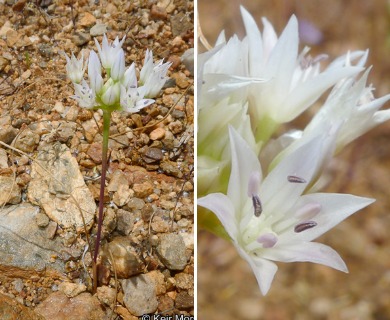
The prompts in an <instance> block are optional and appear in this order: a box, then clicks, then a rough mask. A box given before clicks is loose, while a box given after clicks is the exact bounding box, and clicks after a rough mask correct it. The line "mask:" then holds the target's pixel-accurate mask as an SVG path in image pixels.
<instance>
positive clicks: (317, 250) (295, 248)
mask: <svg viewBox="0 0 390 320" xmlns="http://www.w3.org/2000/svg"><path fill="white" fill-rule="evenodd" d="M263 257H264V258H266V259H270V260H274V261H280V262H298V261H302V262H314V263H319V264H323V265H325V266H328V267H331V268H333V269H336V270H340V271H343V272H348V268H347V266H346V265H345V263H344V261H343V259H341V257H340V255H339V254H338V253H337V252H336V251H335V250H333V249H332V248H331V247H329V246H326V245H324V244H322V243H317V242H298V243H293V244H288V245H283V246H275V247H273V248H272V249H270V250H264V254H263Z"/></svg>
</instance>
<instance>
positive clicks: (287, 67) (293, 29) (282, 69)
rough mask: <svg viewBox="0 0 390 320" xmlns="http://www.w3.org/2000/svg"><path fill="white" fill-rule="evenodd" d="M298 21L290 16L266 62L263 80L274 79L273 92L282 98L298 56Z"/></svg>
mask: <svg viewBox="0 0 390 320" xmlns="http://www.w3.org/2000/svg"><path fill="white" fill-rule="evenodd" d="M298 43H299V37H298V21H297V18H296V17H295V16H292V17H291V18H290V20H289V22H288V24H287V26H286V28H285V29H284V30H283V32H282V34H281V35H280V38H279V40H278V42H277V44H276V45H275V47H274V48H273V50H272V52H271V54H270V56H269V59H268V62H267V68H266V70H265V74H264V75H263V77H265V78H274V82H273V83H274V90H275V92H277V94H278V95H280V96H283V95H285V94H286V90H289V88H290V82H291V79H292V75H293V71H294V69H295V66H296V60H297V56H298Z"/></svg>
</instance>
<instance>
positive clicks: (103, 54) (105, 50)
mask: <svg viewBox="0 0 390 320" xmlns="http://www.w3.org/2000/svg"><path fill="white" fill-rule="evenodd" d="M125 39H126V37H123V38H122V40H121V41H119V38H118V37H116V38H115V40H114V42H113V43H112V44H109V43H108V40H107V37H106V35H105V34H104V35H103V41H102V46H100V44H99V42H98V41H97V40H96V38H95V44H96V48H97V49H98V52H99V56H100V60H101V61H102V65H103V68H104V69H106V70H111V67H112V65H113V63H114V61H115V60H116V58H117V54H118V52H119V51H120V50H122V45H123V42H125Z"/></svg>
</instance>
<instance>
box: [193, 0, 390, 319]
mask: <svg viewBox="0 0 390 320" xmlns="http://www.w3.org/2000/svg"><path fill="white" fill-rule="evenodd" d="M198 3H199V18H200V23H201V26H202V31H203V33H204V34H205V36H206V38H207V39H208V40H209V42H210V43H211V44H213V43H214V41H215V39H216V37H217V35H218V34H219V32H220V31H221V30H222V29H225V30H226V33H227V37H230V36H231V35H232V34H234V33H237V34H239V36H243V34H244V29H243V24H242V20H241V17H240V13H239V9H238V8H239V5H240V4H241V3H242V4H243V5H244V6H245V7H246V8H247V9H248V11H249V12H250V13H251V14H252V15H254V16H255V19H256V21H257V22H258V25H259V27H260V28H262V25H261V17H263V16H264V17H267V19H268V20H269V21H270V22H271V23H272V24H273V25H274V26H275V29H276V31H277V33H278V34H280V32H281V31H282V30H283V28H284V26H285V25H286V23H287V21H288V18H289V17H290V15H291V14H292V13H295V14H296V15H297V16H298V18H305V19H308V20H309V21H311V22H312V23H314V24H315V25H316V27H317V28H319V30H321V32H322V33H323V40H322V41H321V42H320V43H319V44H316V45H313V44H311V45H309V46H310V47H312V50H311V53H312V55H316V54H320V53H327V54H329V58H330V60H332V59H335V58H336V57H338V56H340V55H342V54H345V53H346V52H347V51H348V50H365V49H366V48H369V49H370V53H369V60H368V62H367V64H366V65H367V66H370V65H371V64H372V65H373V69H372V70H371V72H370V76H369V80H368V82H369V83H372V84H373V86H374V87H376V90H375V92H374V94H375V96H376V97H380V96H383V95H385V94H388V93H389V92H390V78H389V76H388V75H389V73H390V60H389V59H388V56H389V45H388V39H389V30H390V29H389V27H390V26H389V17H388V12H389V11H388V3H387V2H386V1H381V0H378V1H370V2H367V1H359V0H356V1H348V2H342V1H326V2H322V1H310V0H308V1H282V0H280V1H272V2H271V1H251V0H243V1H223V0H217V1H213V2H210V1H204V0H199V2H198ZM303 46H304V44H302V43H301V49H302V48H303ZM384 108H389V103H387V104H386V105H385V106H384ZM307 119H308V115H306V116H304V117H302V118H300V119H299V120H298V121H297V122H296V123H294V124H295V125H297V126H298V127H303V126H304V125H305V123H306V122H307ZM389 129H390V123H385V124H383V125H381V126H379V127H377V128H375V129H374V130H372V131H371V132H369V133H368V134H366V135H364V136H363V137H361V138H360V139H358V140H357V141H355V142H354V143H352V144H351V145H350V146H348V147H347V148H346V149H345V150H344V151H343V152H342V153H341V154H340V155H339V156H338V157H337V161H335V163H334V166H333V167H332V171H331V174H332V175H331V177H332V182H331V183H330V184H329V185H328V187H327V188H326V190H325V191H326V192H342V193H351V194H355V195H360V196H365V197H372V198H375V199H377V200H376V202H375V203H374V204H372V205H371V206H369V207H368V208H367V209H365V210H362V211H360V212H358V213H356V214H354V215H353V216H352V217H350V218H348V219H347V220H346V221H344V222H342V223H341V224H340V225H338V226H337V227H335V228H334V229H333V230H331V231H329V232H328V233H327V234H325V235H324V236H322V237H321V238H320V239H319V240H318V241H319V242H322V243H325V244H327V245H329V246H331V247H332V248H334V249H335V250H336V251H338V252H339V253H340V255H341V257H342V258H343V259H344V260H345V262H346V264H347V266H348V268H349V274H343V273H340V272H338V271H335V270H333V269H330V268H327V267H323V266H320V265H315V264H309V263H293V264H282V263H279V264H278V267H279V270H278V272H277V274H276V278H275V280H274V282H273V284H272V287H271V290H270V292H269V293H268V294H267V296H265V297H262V296H261V294H260V292H259V289H258V286H257V283H256V280H255V277H254V275H253V273H252V272H251V270H250V268H249V266H248V265H247V263H246V262H245V261H244V260H243V259H241V258H240V257H239V256H238V254H237V252H236V250H235V249H234V247H233V246H232V245H231V244H229V243H227V242H226V241H224V240H221V239H218V238H216V237H214V236H213V235H211V234H209V233H206V232H200V233H199V235H198V310H199V313H198V315H199V316H198V317H199V319H225V320H230V319H235V320H237V319H243V320H255V319H270V320H271V319H272V320H275V319H332V320H333V319H346V320H347V319H348V320H349V319H389V318H390V304H389V301H390V296H389V294H390V292H389V287H390V282H389V281H390V280H389V279H390V278H389V275H390V274H389V267H390V258H389V257H390V255H389V254H388V252H389V250H390V235H389V233H388V232H387V231H386V230H389V228H390V216H389V207H390V200H389V199H390V198H389V191H388V181H389V172H390V162H389V159H390V153H389V144H390V136H389Z"/></svg>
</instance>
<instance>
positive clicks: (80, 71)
mask: <svg viewBox="0 0 390 320" xmlns="http://www.w3.org/2000/svg"><path fill="white" fill-rule="evenodd" d="M63 54H64V56H65V59H66V62H67V63H66V72H67V73H68V77H69V79H70V80H71V81H72V82H74V83H80V82H81V81H82V80H83V75H84V72H85V69H86V68H87V64H86V63H85V65H84V53H81V58H80V59H78V60H77V58H76V57H75V56H74V54H73V52H72V56H71V58H69V57H68V55H67V54H66V53H63Z"/></svg>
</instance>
